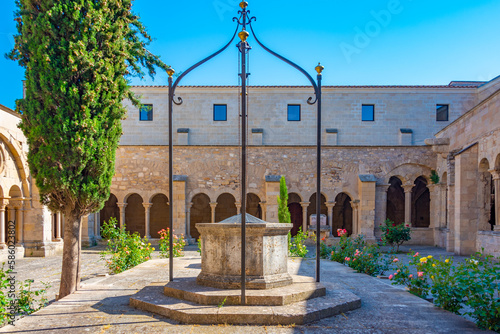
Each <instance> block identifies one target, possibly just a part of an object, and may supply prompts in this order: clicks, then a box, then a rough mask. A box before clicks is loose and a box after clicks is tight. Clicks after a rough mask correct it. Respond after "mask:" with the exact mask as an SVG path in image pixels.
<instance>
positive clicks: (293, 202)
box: [288, 193, 303, 237]
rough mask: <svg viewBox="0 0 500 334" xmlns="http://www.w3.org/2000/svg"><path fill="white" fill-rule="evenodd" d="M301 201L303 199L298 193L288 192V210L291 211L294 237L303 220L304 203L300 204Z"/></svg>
mask: <svg viewBox="0 0 500 334" xmlns="http://www.w3.org/2000/svg"><path fill="white" fill-rule="evenodd" d="M300 202H302V201H301V199H300V196H299V195H298V194H296V193H290V194H288V210H289V211H290V220H291V223H292V224H293V227H292V230H291V231H290V233H291V234H292V237H294V236H296V235H297V232H299V229H300V227H301V226H302V222H303V216H302V205H300Z"/></svg>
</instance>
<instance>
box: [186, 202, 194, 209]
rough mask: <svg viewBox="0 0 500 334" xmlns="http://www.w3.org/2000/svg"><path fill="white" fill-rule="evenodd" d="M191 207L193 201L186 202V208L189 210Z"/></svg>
mask: <svg viewBox="0 0 500 334" xmlns="http://www.w3.org/2000/svg"><path fill="white" fill-rule="evenodd" d="M192 207H193V202H188V203H186V208H187V209H188V210H190V209H191V208H192Z"/></svg>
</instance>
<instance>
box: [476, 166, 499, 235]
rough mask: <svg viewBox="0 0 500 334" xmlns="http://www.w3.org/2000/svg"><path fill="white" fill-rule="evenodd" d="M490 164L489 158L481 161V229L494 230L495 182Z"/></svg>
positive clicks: (479, 197) (479, 188) (479, 192)
mask: <svg viewBox="0 0 500 334" xmlns="http://www.w3.org/2000/svg"><path fill="white" fill-rule="evenodd" d="M489 170H490V164H489V162H488V160H487V159H483V160H481V162H480V163H479V183H478V202H479V209H480V214H479V229H480V230H483V231H488V230H493V229H494V226H495V182H494V181H493V175H491V173H490V172H489Z"/></svg>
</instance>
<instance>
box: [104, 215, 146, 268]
mask: <svg viewBox="0 0 500 334" xmlns="http://www.w3.org/2000/svg"><path fill="white" fill-rule="evenodd" d="M101 230H102V232H101V235H102V236H103V238H106V239H107V240H108V244H107V247H106V250H104V251H102V252H101V259H103V260H104V261H105V262H106V267H107V268H108V270H109V271H110V272H111V273H113V274H118V273H121V272H122V271H125V270H127V269H130V268H132V267H135V266H136V265H138V264H141V263H143V262H145V261H147V260H149V259H151V253H152V252H153V251H154V248H153V247H152V246H151V244H150V243H149V241H148V238H146V237H144V238H141V236H140V235H139V233H137V232H134V233H132V234H130V232H129V231H126V230H125V224H123V225H122V226H121V227H119V228H118V227H117V226H116V219H115V218H113V217H112V218H110V219H109V221H108V222H104V225H103V226H102V229H101Z"/></svg>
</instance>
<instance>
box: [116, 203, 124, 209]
mask: <svg viewBox="0 0 500 334" xmlns="http://www.w3.org/2000/svg"><path fill="white" fill-rule="evenodd" d="M116 205H118V207H119V208H120V209H125V207H126V206H127V203H116Z"/></svg>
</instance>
